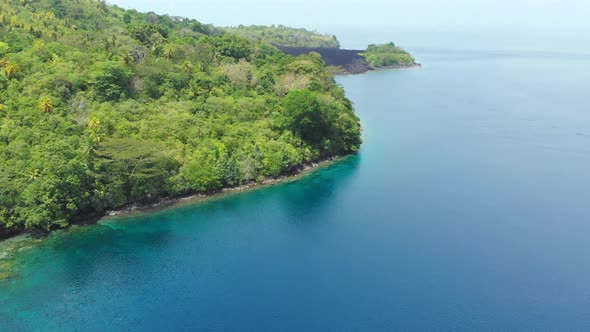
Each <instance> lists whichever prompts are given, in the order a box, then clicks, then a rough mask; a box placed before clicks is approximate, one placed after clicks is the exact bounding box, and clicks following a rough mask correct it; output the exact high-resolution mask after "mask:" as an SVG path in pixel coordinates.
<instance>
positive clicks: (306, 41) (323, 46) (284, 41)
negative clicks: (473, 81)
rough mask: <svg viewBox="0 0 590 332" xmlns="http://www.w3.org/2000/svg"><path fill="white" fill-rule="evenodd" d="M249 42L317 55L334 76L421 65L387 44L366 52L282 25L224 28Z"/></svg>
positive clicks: (393, 44) (397, 48) (335, 40)
mask: <svg viewBox="0 0 590 332" xmlns="http://www.w3.org/2000/svg"><path fill="white" fill-rule="evenodd" d="M224 29H225V30H226V31H230V32H232V33H235V34H238V35H240V36H243V37H245V38H248V39H250V40H252V41H265V42H267V43H269V44H272V45H274V46H276V47H277V48H279V49H280V50H281V51H283V52H284V53H286V54H290V55H293V56H299V55H302V54H308V53H311V52H314V53H317V54H320V55H321V56H322V58H323V59H324V61H325V63H326V65H328V66H330V67H331V69H332V71H333V72H334V73H336V74H362V73H366V72H368V71H371V70H375V69H383V68H407V67H416V66H420V64H419V63H417V62H416V60H415V59H414V57H413V56H412V55H411V54H410V53H408V52H406V51H405V50H404V49H402V48H401V47H399V46H397V45H395V43H393V42H390V43H387V44H381V45H378V44H371V45H369V46H368V47H367V49H365V50H349V49H342V48H340V42H339V41H338V38H336V36H334V35H329V34H321V33H318V32H315V31H309V30H306V29H301V28H299V29H296V28H289V27H285V26H281V25H279V26H257V25H253V26H243V25H240V26H237V27H229V28H224Z"/></svg>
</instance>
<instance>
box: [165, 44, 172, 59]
mask: <svg viewBox="0 0 590 332" xmlns="http://www.w3.org/2000/svg"><path fill="white" fill-rule="evenodd" d="M164 56H165V57H166V58H167V59H168V60H170V59H172V58H174V47H173V46H172V45H167V46H166V48H165V49H164Z"/></svg>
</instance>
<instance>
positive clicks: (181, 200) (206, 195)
mask: <svg viewBox="0 0 590 332" xmlns="http://www.w3.org/2000/svg"><path fill="white" fill-rule="evenodd" d="M352 155H354V154H348V155H344V156H333V157H329V158H326V159H323V160H320V161H317V162H312V163H307V164H302V165H300V166H299V167H298V168H297V169H296V170H294V171H293V172H291V173H287V174H285V175H282V176H279V177H276V178H275V177H267V178H265V179H264V180H263V181H261V182H254V181H253V182H249V183H246V184H242V185H239V186H234V187H226V188H221V189H218V190H214V191H210V192H201V193H191V194H187V195H180V196H177V197H161V198H159V199H158V200H157V201H156V202H154V203H149V204H136V203H134V204H130V205H126V206H124V207H121V208H118V209H113V210H107V211H104V212H102V213H99V212H93V213H88V214H82V215H80V216H77V217H75V218H74V219H72V221H71V222H70V224H69V225H68V227H65V228H60V229H56V230H51V231H43V230H36V229H33V230H20V231H13V232H7V233H5V234H1V236H0V244H5V243H8V242H10V241H11V240H13V241H14V240H15V239H16V238H19V237H22V238H23V239H39V238H44V237H47V236H49V235H50V234H51V233H53V232H54V231H68V230H69V229H70V228H72V227H84V226H89V225H94V224H97V223H98V222H100V221H101V220H104V219H110V220H112V219H119V218H125V217H129V216H138V215H143V214H148V213H153V212H158V211H161V210H165V209H169V208H174V207H178V206H183V205H191V204H198V203H201V202H204V201H207V200H210V199H215V198H220V197H224V196H226V195H230V194H237V193H242V192H247V191H250V190H256V189H262V188H265V187H269V186H272V185H276V184H280V183H286V182H291V181H296V180H298V179H300V178H301V177H304V176H306V175H308V174H310V173H312V172H314V171H316V170H319V169H321V168H323V167H327V166H330V165H332V164H334V163H336V162H338V161H341V160H344V159H346V158H347V157H349V156H352ZM1 254H2V253H1V252H0V261H1V260H2V258H3V257H2V255H1Z"/></svg>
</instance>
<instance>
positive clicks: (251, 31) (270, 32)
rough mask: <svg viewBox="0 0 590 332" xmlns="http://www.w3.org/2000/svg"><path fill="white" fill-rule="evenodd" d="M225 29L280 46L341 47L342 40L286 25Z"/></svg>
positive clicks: (254, 39)
mask: <svg viewBox="0 0 590 332" xmlns="http://www.w3.org/2000/svg"><path fill="white" fill-rule="evenodd" d="M224 29H225V30H226V31H228V32H231V33H235V34H237V35H240V36H242V37H246V38H248V39H250V40H253V41H258V40H263V41H265V42H267V43H270V44H273V45H279V46H291V47H328V48H339V47H340V42H339V41H338V39H337V38H336V36H334V35H329V34H321V33H317V32H314V31H309V30H306V29H296V28H290V27H286V26H284V25H271V26H262V25H250V26H245V25H239V26H237V27H228V28H224Z"/></svg>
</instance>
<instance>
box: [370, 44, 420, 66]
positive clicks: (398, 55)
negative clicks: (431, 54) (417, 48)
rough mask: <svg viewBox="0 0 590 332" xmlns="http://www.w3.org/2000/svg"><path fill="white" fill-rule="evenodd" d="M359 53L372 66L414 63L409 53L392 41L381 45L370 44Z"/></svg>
mask: <svg viewBox="0 0 590 332" xmlns="http://www.w3.org/2000/svg"><path fill="white" fill-rule="evenodd" d="M361 55H362V56H364V57H365V59H366V60H367V62H368V63H369V64H370V65H371V66H374V67H387V66H409V65H413V64H415V63H416V62H415V59H414V57H412V55H411V54H410V53H408V52H406V51H404V50H403V49H402V48H400V47H398V46H396V45H395V44H394V43H393V42H391V43H388V44H382V45H375V44H371V45H369V47H367V50H366V51H365V52H363V53H361Z"/></svg>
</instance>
